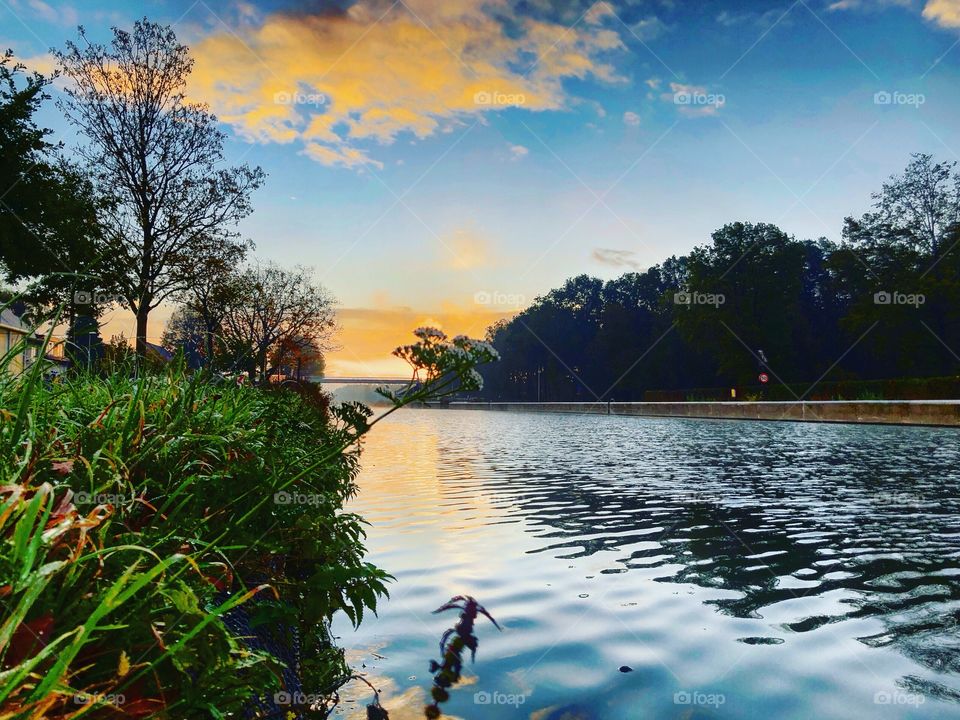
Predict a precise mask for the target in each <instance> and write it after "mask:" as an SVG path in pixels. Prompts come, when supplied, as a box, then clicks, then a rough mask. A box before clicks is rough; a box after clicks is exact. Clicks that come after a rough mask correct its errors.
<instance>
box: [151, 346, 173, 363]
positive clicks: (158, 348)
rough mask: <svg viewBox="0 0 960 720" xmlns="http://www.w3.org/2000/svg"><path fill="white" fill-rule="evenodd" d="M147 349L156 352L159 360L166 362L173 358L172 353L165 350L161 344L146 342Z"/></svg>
mask: <svg viewBox="0 0 960 720" xmlns="http://www.w3.org/2000/svg"><path fill="white" fill-rule="evenodd" d="M147 350H148V351H150V352H154V353H156V354H157V355H158V356H159V357H160V359H161V360H165V361H166V362H170V361H171V360H173V353H172V352H170V351H169V350H167V349H166V348H165V347H164V346H163V345H157V344H155V343H151V342H148V343H147Z"/></svg>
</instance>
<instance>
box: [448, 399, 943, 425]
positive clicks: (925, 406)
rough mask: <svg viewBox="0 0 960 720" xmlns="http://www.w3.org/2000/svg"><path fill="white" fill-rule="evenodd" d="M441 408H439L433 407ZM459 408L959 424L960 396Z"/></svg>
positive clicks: (470, 405)
mask: <svg viewBox="0 0 960 720" xmlns="http://www.w3.org/2000/svg"><path fill="white" fill-rule="evenodd" d="M434 407H436V406H434ZM447 407H450V408H451V409H459V410H500V411H509V412H547V413H580V414H589V415H637V416H642V417H681V418H712V419H717V420H790V421H797V422H830V423H871V424H881V425H938V426H950V427H960V400H858V401H847V400H835V401H818V402H800V401H797V402H674V403H650V402H610V403H606V402H596V403H590V402H551V403H522V402H518V403H509V402H506V403H503V402H494V403H484V402H452V403H450V404H449V405H448V406H447Z"/></svg>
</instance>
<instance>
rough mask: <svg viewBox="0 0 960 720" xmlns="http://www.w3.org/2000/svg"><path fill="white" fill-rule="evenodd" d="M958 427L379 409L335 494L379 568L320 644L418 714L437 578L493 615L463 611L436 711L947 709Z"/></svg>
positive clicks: (959, 689)
mask: <svg viewBox="0 0 960 720" xmlns="http://www.w3.org/2000/svg"><path fill="white" fill-rule="evenodd" d="M958 441H960V434H958V433H957V432H956V431H954V430H949V429H927V428H890V427H873V426H849V425H809V424H791V423H747V422H730V421H705V420H680V419H641V418H622V417H606V416H600V417H592V416H567V415H526V414H507V413H487V412H477V411H404V412H402V413H397V414H396V415H394V417H393V418H391V420H390V421H388V422H386V423H384V424H383V425H378V426H377V428H376V432H375V433H374V434H373V437H372V438H371V440H370V441H369V443H368V446H367V448H366V450H365V454H364V462H363V465H364V470H363V473H362V475H361V478H360V488H361V492H360V496H359V498H358V499H357V500H356V502H355V503H354V507H353V509H354V510H356V511H357V512H360V513H361V514H363V515H364V516H365V517H366V518H367V519H368V520H369V521H370V522H371V523H372V527H371V528H370V537H369V542H368V545H369V548H370V550H371V559H372V561H373V562H376V563H377V564H379V565H380V566H381V567H383V568H385V569H386V570H388V571H389V572H391V573H393V574H394V575H395V576H396V577H397V583H396V584H395V585H394V586H393V589H392V596H393V597H392V599H391V600H390V601H389V602H387V603H385V604H384V606H383V608H382V610H381V612H380V617H379V618H378V619H371V620H370V621H369V622H366V623H365V624H364V626H363V627H362V628H361V629H360V631H358V632H356V633H354V632H353V631H352V630H350V629H349V628H347V627H346V626H343V627H340V628H339V630H340V633H341V636H342V640H341V642H342V644H343V645H345V646H347V647H350V648H352V655H353V658H354V660H355V661H356V662H358V664H359V665H364V667H361V668H360V669H361V670H362V671H364V672H366V673H369V676H370V677H371V678H372V679H374V681H375V684H376V683H379V685H378V686H379V687H383V688H384V689H385V690H386V692H385V693H384V695H383V702H384V705H385V706H386V707H387V708H388V709H390V711H391V718H399V720H403V719H404V718H406V717H410V718H413V717H421V712H422V711H421V708H422V704H423V701H424V700H425V698H426V691H427V689H429V687H430V675H429V673H428V672H427V663H428V661H429V659H430V658H431V657H433V656H434V655H435V651H436V643H437V640H438V638H439V637H440V634H441V633H442V632H443V629H444V621H443V619H442V618H437V617H436V616H432V615H431V614H430V611H431V610H432V609H434V608H435V607H436V606H437V605H438V604H439V603H442V602H443V601H444V600H446V599H447V598H449V597H450V596H452V595H457V594H472V595H475V596H476V597H477V598H478V599H479V600H480V601H481V602H483V603H484V604H485V605H486V606H487V607H488V608H489V609H490V610H491V611H492V612H493V613H494V615H495V616H496V617H497V619H498V620H499V621H501V622H502V623H503V624H504V625H505V631H504V632H503V633H502V634H500V633H495V631H494V632H492V633H491V632H486V634H485V632H484V631H485V630H486V628H484V629H479V628H478V629H479V630H480V633H479V634H480V649H479V652H478V657H477V663H476V665H475V666H474V667H472V668H469V667H468V671H471V672H473V673H476V677H475V678H473V684H472V686H469V687H459V688H457V689H456V690H454V692H452V693H451V695H452V699H451V701H450V702H449V704H447V706H446V708H447V711H448V712H449V713H451V715H450V716H449V717H453V716H456V717H462V718H464V719H465V720H487V719H492V718H514V717H515V718H531V719H535V720H561V719H563V720H573V719H574V718H583V719H586V718H591V719H596V720H608V719H609V720H613V719H616V720H621V719H623V718H641V717H644V718H645V717H653V718H674V717H676V718H694V717H710V718H741V717H751V716H757V717H759V716H763V717H773V718H794V717H796V718H808V717H818V718H857V717H879V718H887V717H889V718H901V717H903V718H906V717H921V718H941V717H943V718H946V717H950V718H957V717H960V512H958V511H960V498H958V494H960V492H958V491H960V463H958V459H960V442H958ZM621 666H629V668H632V670H633V671H632V672H628V673H621V672H620V671H619V668H620V667H621ZM353 707H362V703H355V704H352V703H350V702H349V701H348V702H347V703H345V704H344V707H343V708H342V709H341V714H343V715H346V716H347V717H352V716H354V715H353V713H354V711H353V710H351V708H353ZM394 708H397V710H396V711H395V710H394ZM356 716H357V717H362V715H356Z"/></svg>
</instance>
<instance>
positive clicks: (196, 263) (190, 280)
mask: <svg viewBox="0 0 960 720" xmlns="http://www.w3.org/2000/svg"><path fill="white" fill-rule="evenodd" d="M54 55H55V57H56V60H57V64H58V70H57V73H56V74H55V75H54V76H52V77H44V76H42V75H40V74H38V73H35V72H34V73H31V72H28V71H27V69H26V68H25V67H24V66H22V65H21V64H18V63H17V62H16V61H15V59H14V57H13V55H12V53H11V52H7V53H6V54H5V55H4V56H3V57H2V58H0V177H3V178H4V180H5V181H6V182H7V183H9V187H7V186H4V187H3V188H0V193H2V196H0V276H2V278H3V279H4V280H5V281H6V282H8V283H11V284H15V285H18V287H19V289H21V292H20V293H19V294H18V300H19V302H20V303H21V305H24V304H25V305H26V307H27V308H29V309H30V310H31V311H32V312H31V313H30V314H31V315H32V318H33V320H34V321H35V322H36V321H38V320H40V319H43V318H47V317H50V316H51V313H52V312H53V311H54V310H59V311H60V312H61V313H62V315H61V318H62V319H63V320H65V321H66V324H67V325H68V332H67V338H66V340H67V352H68V354H69V355H70V356H71V358H72V359H73V360H74V361H76V362H78V363H82V364H90V363H92V362H95V361H96V360H97V358H98V357H99V356H100V355H102V353H103V342H102V339H101V338H100V334H99V318H100V316H101V315H102V313H103V312H104V311H105V310H106V309H107V308H109V307H115V306H117V305H119V306H121V307H124V308H125V309H127V310H129V311H130V312H131V313H132V314H133V315H134V317H135V318H136V331H135V342H136V352H137V355H138V356H140V357H141V358H142V357H145V356H147V355H148V351H149V350H150V346H151V343H149V340H148V338H149V334H148V330H149V323H150V317H151V314H152V313H153V312H154V311H155V310H156V309H157V307H158V306H160V305H161V304H162V303H167V304H175V305H176V306H177V310H176V312H175V314H174V317H173V322H172V323H171V327H170V328H168V330H167V332H166V333H165V334H164V339H163V342H164V344H166V345H167V347H168V349H183V350H184V351H185V352H186V353H187V355H188V358H189V359H190V360H191V362H193V363H194V364H195V365H197V366H199V365H206V366H213V367H216V368H219V369H231V370H235V371H242V372H246V373H249V374H250V375H251V376H258V377H259V378H260V379H261V380H264V379H266V377H267V376H268V375H269V374H270V373H273V372H279V371H281V370H282V369H284V368H286V369H289V367H290V366H291V363H292V364H293V365H295V367H296V368H297V369H298V370H302V369H303V367H304V366H305V364H309V365H310V369H311V370H312V371H316V370H317V368H319V367H322V354H323V351H324V350H326V349H328V347H329V342H330V337H331V334H332V332H333V329H334V320H333V299H332V298H331V297H330V296H329V295H328V294H327V292H326V291H325V290H324V289H323V288H322V287H321V286H319V285H318V284H317V283H315V282H314V281H313V280H312V278H311V275H310V272H309V270H307V269H306V268H301V267H297V268H282V267H279V266H277V265H274V264H270V263H264V262H260V261H258V260H256V259H255V258H254V257H252V256H251V251H252V250H253V245H252V243H251V242H249V241H247V240H244V239H243V238H242V237H241V235H240V233H239V232H238V230H237V225H238V223H239V222H240V221H241V220H243V219H244V218H245V217H247V216H248V215H249V214H250V213H251V212H252V210H253V206H252V202H251V198H252V195H253V193H254V192H255V191H256V190H257V189H259V188H260V187H261V186H262V185H263V182H264V180H265V174H264V172H263V170H262V169H261V168H259V167H251V166H249V165H246V164H239V165H232V166H231V165H229V164H228V163H227V162H226V160H225V151H224V143H225V140H226V136H225V134H224V133H223V131H222V130H221V129H220V127H219V125H218V123H217V119H216V117H215V116H214V115H213V114H211V113H210V111H209V109H208V108H207V107H206V106H205V105H203V104H200V103H195V102H191V101H190V100H188V99H187V97H186V95H185V88H186V84H187V79H188V78H189V75H190V72H191V71H192V68H193V59H192V58H191V56H190V52H189V49H188V48H187V47H186V46H185V45H183V44H182V43H180V42H179V41H178V40H177V38H176V35H175V33H174V32H173V30H172V29H171V28H170V27H166V26H162V25H159V24H156V23H152V22H150V21H148V20H146V19H144V20H141V21H138V22H136V23H135V24H134V27H133V29H132V31H129V32H128V31H126V30H122V29H119V28H114V29H113V38H112V41H111V42H110V43H109V44H107V45H104V44H99V43H95V42H92V41H90V40H89V38H88V37H87V35H86V33H85V31H84V30H83V28H80V29H79V39H78V42H68V43H66V46H65V47H64V48H63V49H60V50H54ZM56 77H59V78H61V80H62V83H61V85H62V87H61V92H60V93H59V96H58V99H57V101H56V107H57V108H58V109H59V110H60V112H61V113H62V114H63V115H64V117H65V118H66V119H67V120H68V121H69V122H70V124H71V125H72V127H73V128H74V129H75V130H76V131H77V136H78V138H79V143H77V144H76V145H75V146H73V147H70V148H67V147H65V146H64V144H63V143H58V142H53V141H52V140H51V138H50V136H51V132H50V131H49V130H47V129H44V128H41V127H39V126H38V125H37V123H36V121H35V119H34V115H35V114H36V112H37V111H38V110H39V109H40V107H41V106H42V104H43V103H44V102H45V101H46V100H48V99H50V97H49V88H50V85H51V83H52V82H53V80H54V79H55V78H56ZM285 363H286V364H285Z"/></svg>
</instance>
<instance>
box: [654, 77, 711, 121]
mask: <svg viewBox="0 0 960 720" xmlns="http://www.w3.org/2000/svg"><path fill="white" fill-rule="evenodd" d="M660 98H661V99H662V100H663V101H664V102H670V103H673V104H674V105H676V107H677V109H678V110H679V111H680V113H681V114H682V115H687V116H688V117H705V116H707V115H716V114H717V112H718V111H719V110H720V108H722V107H723V106H724V105H726V103H727V98H726V97H725V96H724V95H722V94H720V93H714V92H710V91H709V88H707V87H706V86H705V85H688V84H686V83H677V82H672V83H670V92H668V93H663V94H662V95H661V96H660Z"/></svg>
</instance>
